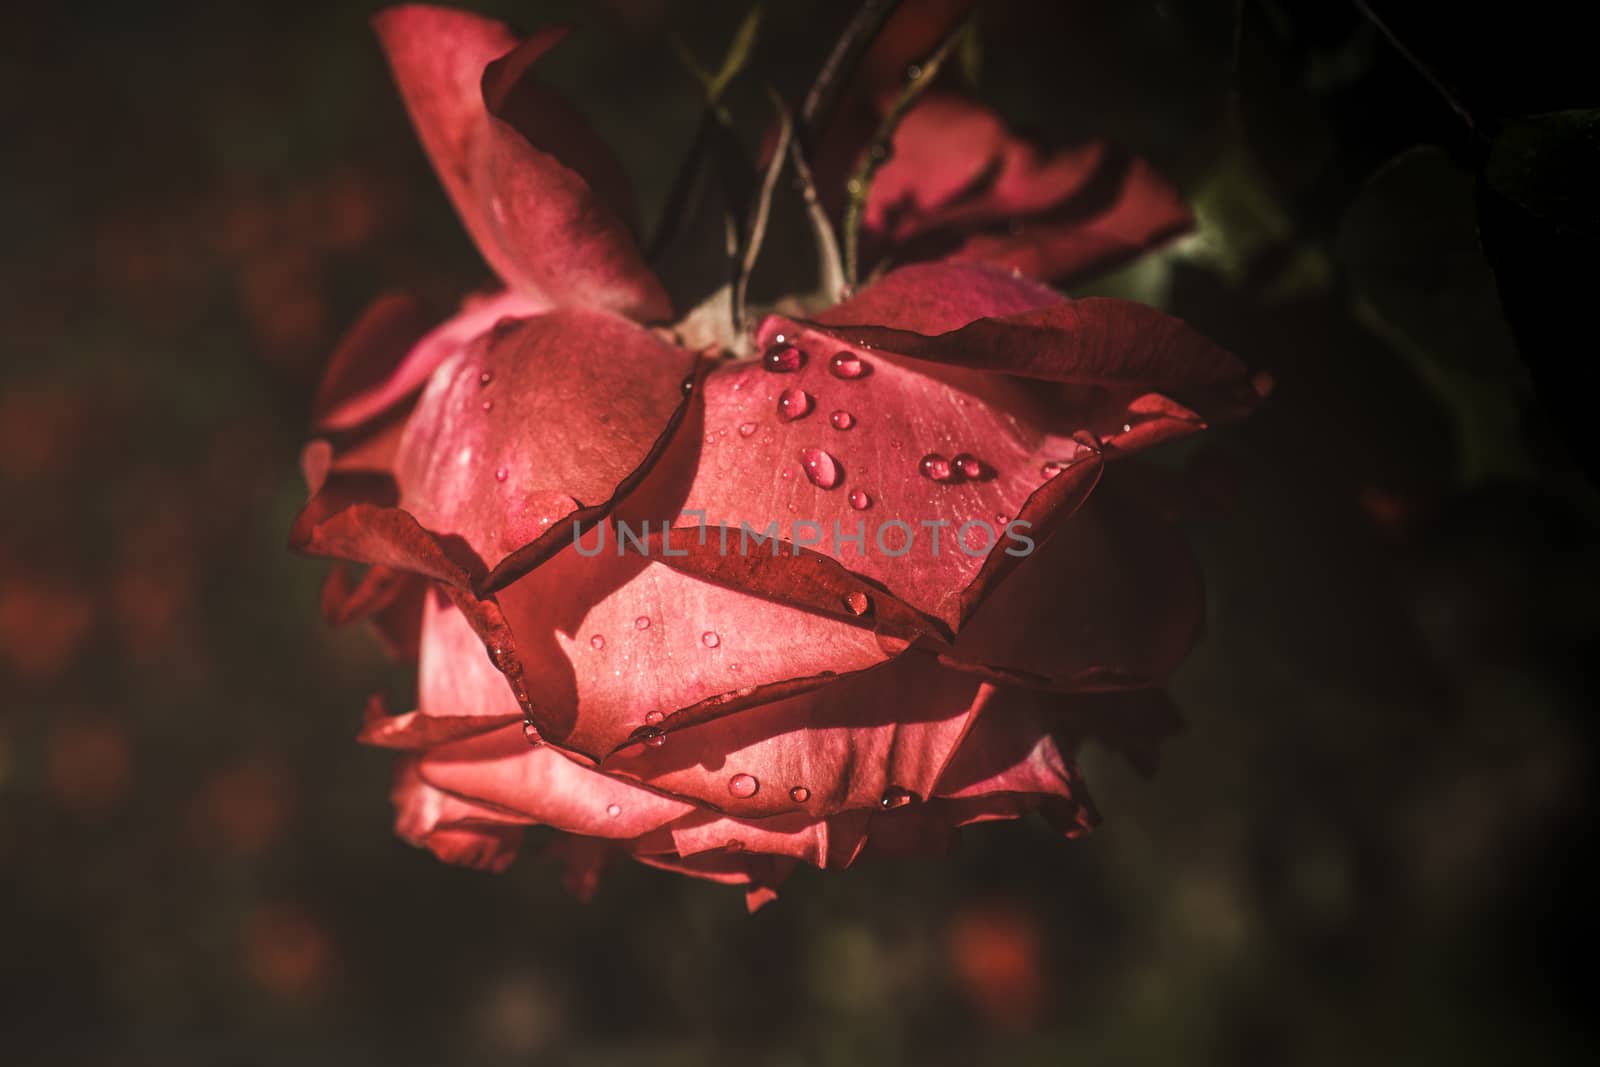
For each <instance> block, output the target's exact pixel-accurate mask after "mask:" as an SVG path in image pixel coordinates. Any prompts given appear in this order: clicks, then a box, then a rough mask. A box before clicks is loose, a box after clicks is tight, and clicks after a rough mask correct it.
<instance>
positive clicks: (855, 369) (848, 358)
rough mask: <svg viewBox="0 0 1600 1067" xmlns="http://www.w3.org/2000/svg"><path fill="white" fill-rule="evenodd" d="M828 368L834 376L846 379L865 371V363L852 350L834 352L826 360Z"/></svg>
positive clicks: (857, 376)
mask: <svg viewBox="0 0 1600 1067" xmlns="http://www.w3.org/2000/svg"><path fill="white" fill-rule="evenodd" d="M828 370H829V372H830V373H832V375H833V376H834V377H835V378H844V379H845V380H847V381H848V380H851V379H855V378H859V377H861V376H862V375H863V374H865V373H867V365H866V364H865V363H863V362H861V357H860V356H858V355H856V354H855V353H854V352H850V351H845V352H836V353H834V356H833V358H832V359H830V360H828Z"/></svg>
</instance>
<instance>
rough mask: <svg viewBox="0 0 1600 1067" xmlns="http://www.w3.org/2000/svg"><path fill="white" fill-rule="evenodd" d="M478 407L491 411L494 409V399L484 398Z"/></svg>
mask: <svg viewBox="0 0 1600 1067" xmlns="http://www.w3.org/2000/svg"><path fill="white" fill-rule="evenodd" d="M479 407H481V408H483V410H485V411H493V410H494V401H493V400H485V401H484V402H483V403H482V404H480V405H479Z"/></svg>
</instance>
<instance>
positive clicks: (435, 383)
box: [395, 309, 694, 588]
mask: <svg viewBox="0 0 1600 1067" xmlns="http://www.w3.org/2000/svg"><path fill="white" fill-rule="evenodd" d="M693 365H694V364H693V357H691V356H690V355H689V354H688V353H686V352H684V351H683V350H682V349H679V348H677V347H675V346H672V345H669V344H666V343H664V342H662V341H660V340H657V339H656V338H655V337H654V336H653V335H652V334H651V333H650V332H649V331H647V330H644V329H642V328H640V327H638V326H636V325H634V324H633V323H630V322H628V321H627V320H626V319H622V318H618V317H617V316H615V315H610V314H607V313H604V312H598V311H588V310H579V309H561V310H557V311H552V312H550V313H548V314H545V315H539V316H535V317H533V318H530V319H525V320H521V321H518V322H515V323H508V324H507V325H506V326H505V327H504V328H497V329H494V330H491V331H490V332H489V333H488V334H486V335H484V336H483V337H481V338H480V339H479V340H478V341H477V342H476V343H474V344H473V345H472V346H470V347H469V348H467V349H465V350H463V351H462V352H460V353H459V354H458V355H457V356H456V357H454V358H453V359H452V360H450V361H449V362H447V363H445V364H444V365H443V366H442V367H441V368H440V369H439V370H438V372H437V373H435V375H434V377H433V379H432V380H431V381H430V383H429V385H428V388H427V389H426V390H425V391H424V393H423V395H422V399H421V400H420V401H418V403H417V407H416V410H415V411H414V412H413V414H412V416H411V419H410V422H409V423H408V424H407V427H406V433H405V437H404V439H403V440H402V442H401V446H400V451H399V454H398V455H397V457H396V459H395V467H396V471H397V477H398V480H399V482H400V485H401V486H402V487H403V496H402V502H403V503H404V505H405V506H406V507H407V509H408V510H410V512H411V513H412V514H413V515H414V516H415V517H416V518H417V520H418V521H419V522H421V523H422V525H424V526H426V527H427V528H429V529H431V530H434V531H436V532H438V533H439V534H441V535H443V536H445V537H459V538H461V539H463V540H464V541H465V542H466V543H467V544H468V545H470V546H472V548H473V549H474V550H475V551H476V552H477V553H478V554H479V555H480V556H482V557H483V558H484V559H488V560H499V561H501V562H500V564H499V565H498V566H497V567H496V570H495V574H494V575H493V576H492V577H491V578H490V579H489V583H488V584H489V586H490V587H491V588H494V587H498V586H500V585H503V584H505V583H507V582H508V581H510V580H512V579H514V578H515V577H516V576H517V575H518V574H520V573H522V572H524V571H526V570H527V569H530V568H532V567H533V566H535V565H537V563H538V562H539V561H540V560H541V559H542V558H544V557H545V556H547V555H548V554H549V553H551V552H553V551H556V550H557V549H558V548H559V547H560V546H561V545H562V544H563V543H565V542H566V541H567V540H568V539H570V537H571V531H570V529H569V528H568V525H567V524H566V522H565V521H564V520H566V519H568V518H569V517H573V516H576V517H577V518H579V519H581V520H583V521H584V522H585V523H587V522H590V521H592V520H593V519H595V518H597V517H598V516H599V515H602V514H604V513H605V512H606V511H607V510H609V508H610V507H611V505H612V503H613V501H614V500H615V498H616V497H618V496H620V495H621V494H623V493H625V492H626V491H627V490H628V489H629V488H630V487H631V486H632V485H633V484H634V483H635V482H636V481H637V480H638V479H639V478H640V477H642V476H643V474H644V472H645V471H646V470H647V469H648V468H649V465H650V464H651V463H652V462H653V461H654V458H655V456H656V454H657V453H658V451H659V450H660V448H661V447H663V445H664V442H665V440H666V438H667V436H668V435H669V434H670V433H671V430H672V428H673V427H674V426H675V425H676V423H677V421H678V419H679V418H680V417H681V415H682V412H683V410H684V407H685V399H684V395H683V390H682V382H683V379H684V376H685V374H687V373H689V372H690V371H691V370H692V368H693ZM507 556H510V557H511V558H510V559H507V558H506V557H507Z"/></svg>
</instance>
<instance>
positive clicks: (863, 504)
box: [850, 489, 872, 511]
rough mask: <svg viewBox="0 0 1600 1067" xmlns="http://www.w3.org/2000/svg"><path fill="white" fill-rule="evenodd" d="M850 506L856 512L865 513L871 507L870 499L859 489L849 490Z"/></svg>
mask: <svg viewBox="0 0 1600 1067" xmlns="http://www.w3.org/2000/svg"><path fill="white" fill-rule="evenodd" d="M850 506H851V507H853V508H855V509H856V510H857V511H866V510H867V509H868V508H870V507H871V506H872V497H870V496H868V495H867V494H866V493H865V492H864V491H862V490H860V489H852V490H850Z"/></svg>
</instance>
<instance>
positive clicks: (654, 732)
mask: <svg viewBox="0 0 1600 1067" xmlns="http://www.w3.org/2000/svg"><path fill="white" fill-rule="evenodd" d="M628 739H629V740H630V741H640V742H643V743H644V744H646V745H649V746H650V747H651V748H660V747H661V746H662V745H664V744H666V743H667V732H666V731H665V730H663V729H661V727H659V726H641V727H639V728H638V729H637V730H635V731H633V733H631V734H629V735H628Z"/></svg>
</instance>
